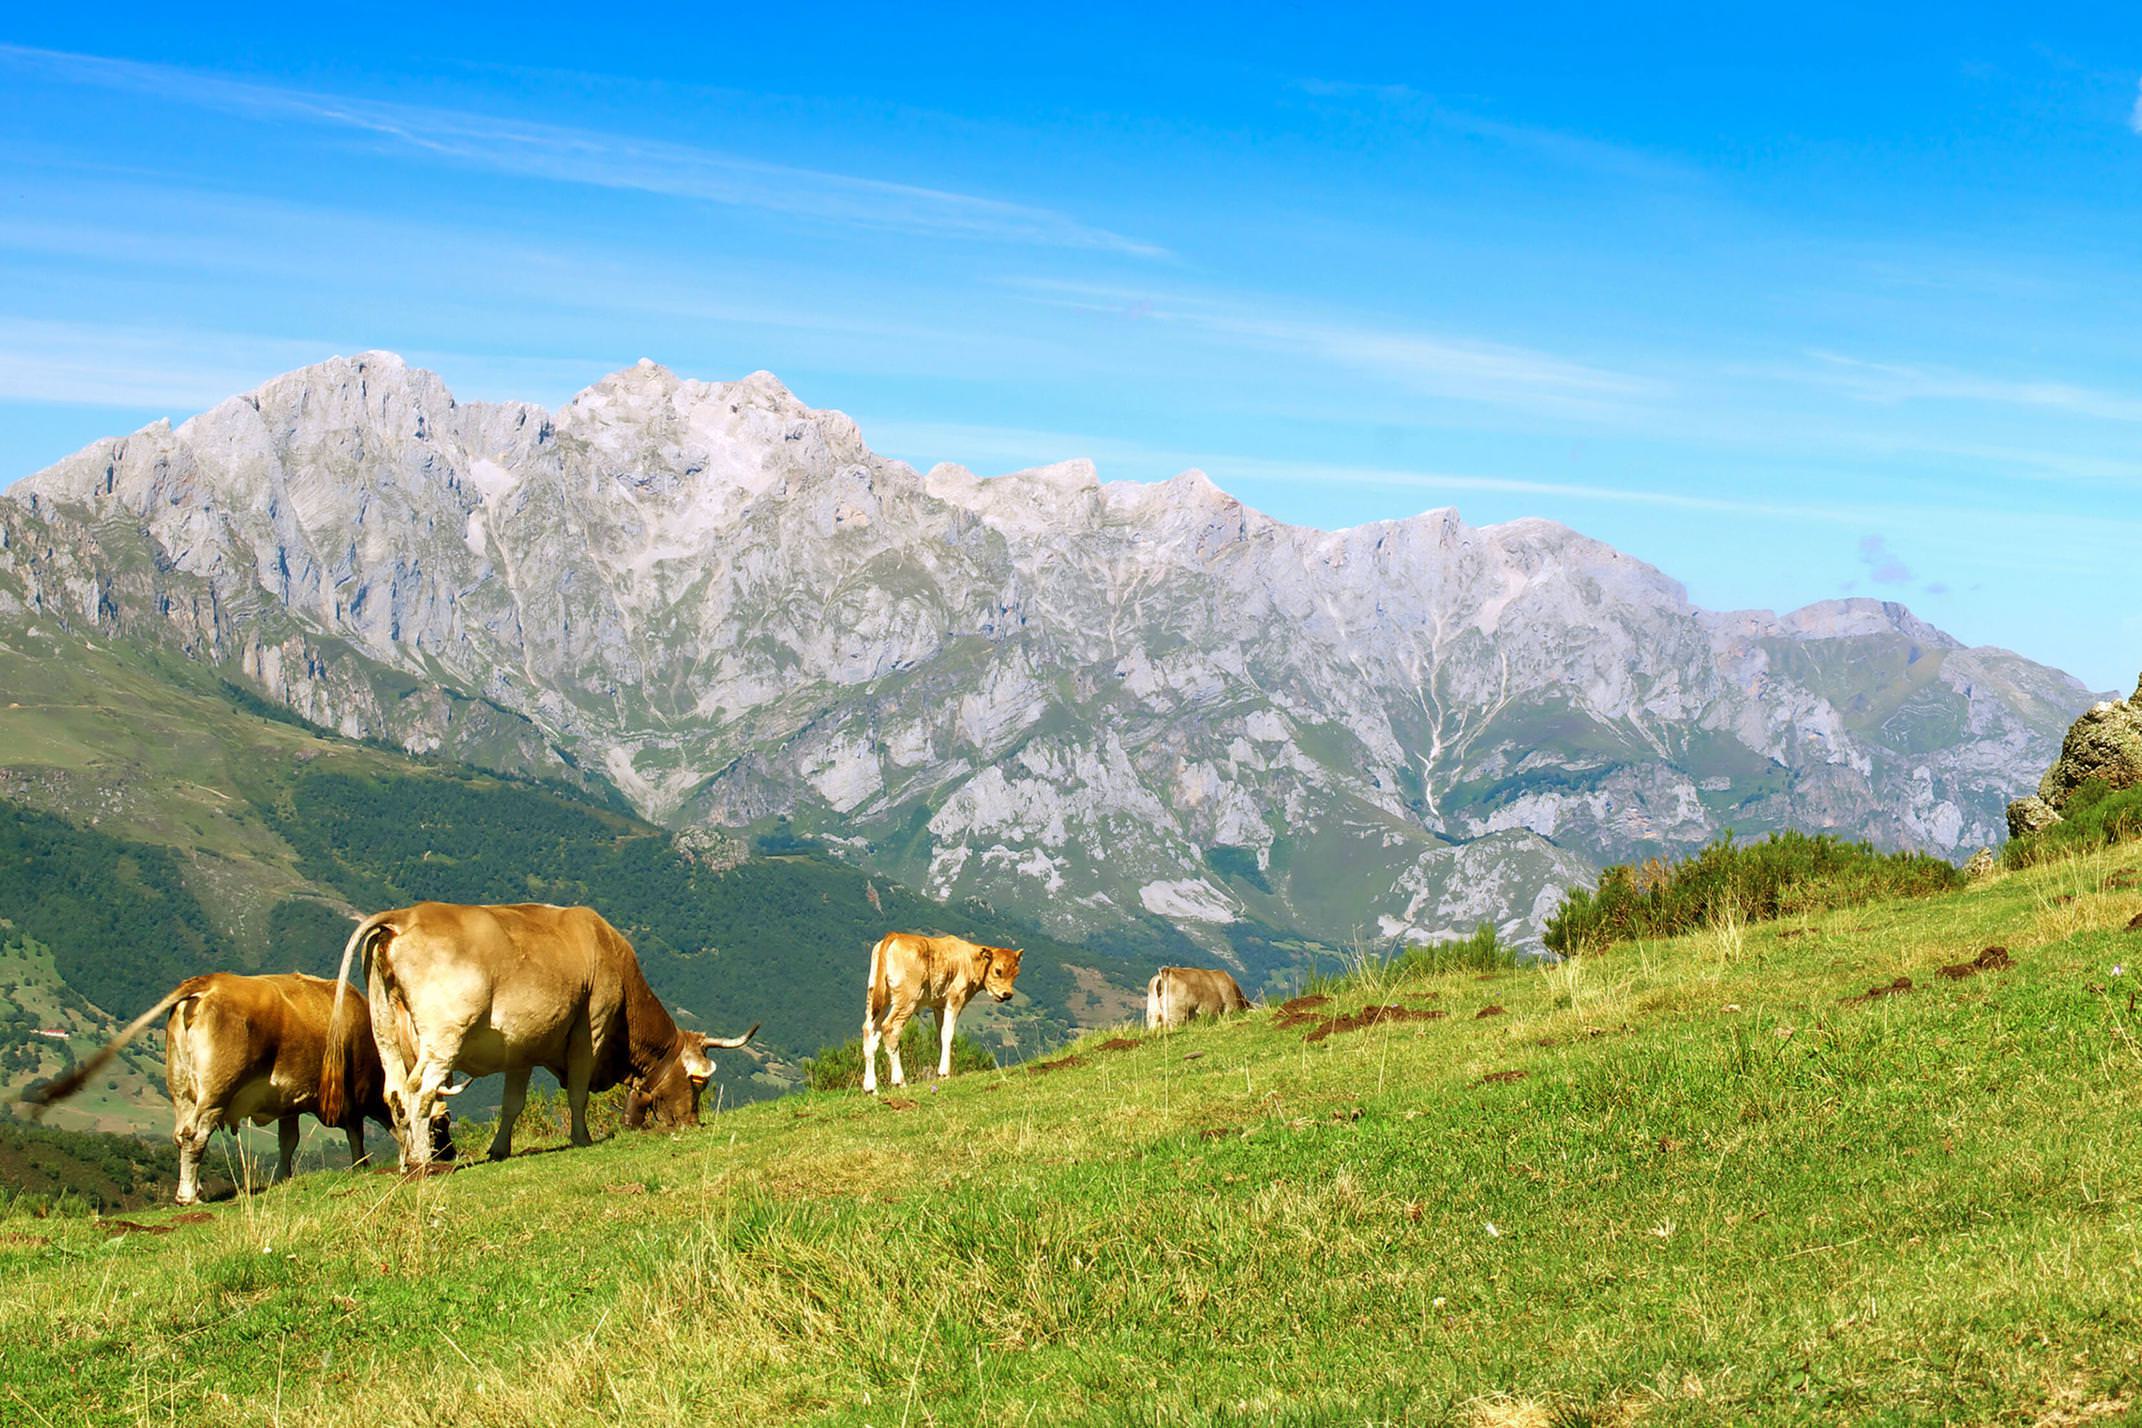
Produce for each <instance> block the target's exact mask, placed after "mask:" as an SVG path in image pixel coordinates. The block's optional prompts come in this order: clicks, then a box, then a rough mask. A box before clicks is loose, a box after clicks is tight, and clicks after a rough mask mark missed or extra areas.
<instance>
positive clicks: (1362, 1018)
mask: <svg viewBox="0 0 2142 1428" xmlns="http://www.w3.org/2000/svg"><path fill="white" fill-rule="evenodd" d="M1449 1015H1450V1013H1449V1012H1445V1011H1437V1010H1435V1009H1434V1008H1428V1009H1426V1010H1423V1009H1422V1008H1419V1007H1397V1006H1381V1007H1377V1006H1369V1007H1363V1008H1361V1010H1359V1011H1357V1012H1349V1013H1347V1014H1346V1015H1344V1016H1333V1017H1325V1018H1324V1019H1323V1020H1321V1021H1319V1022H1318V1023H1317V1024H1316V1027H1315V1028H1314V1029H1313V1030H1311V1031H1310V1032H1309V1034H1308V1035H1307V1036H1306V1037H1304V1038H1303V1040H1305V1041H1322V1040H1323V1039H1324V1038H1325V1037H1327V1036H1338V1035H1340V1034H1341V1033H1342V1032H1348V1031H1360V1030H1362V1029H1363V1028H1365V1027H1371V1026H1379V1025H1381V1024H1382V1023H1384V1022H1387V1021H1435V1020H1436V1019H1437V1018H1439V1017H1446V1016H1449Z"/></svg>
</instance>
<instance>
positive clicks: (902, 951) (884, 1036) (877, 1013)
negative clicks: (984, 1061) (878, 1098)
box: [863, 932, 1023, 1095]
mask: <svg viewBox="0 0 2142 1428" xmlns="http://www.w3.org/2000/svg"><path fill="white" fill-rule="evenodd" d="M1022 950H1023V949H1021V948H1017V947H980V946H977V945H975V944H974V943H972V942H969V941H967V940H966V939H965V938H963V937H924V936H921V935H919V934H917V933H913V932H893V933H888V934H887V935H886V936H884V937H881V938H879V939H878V945H877V946H875V947H873V948H871V949H870V986H869V988H868V990H867V992H866V994H865V997H864V1002H863V1089H864V1090H865V1091H868V1092H871V1093H872V1094H873V1095H874V1094H876V1092H877V1089H878V1043H879V1042H880V1041H882V1042H884V1044H885V1058H886V1060H887V1061H889V1062H890V1063H891V1064H892V1083H893V1084H894V1085H895V1086H904V1085H906V1084H907V1073H906V1072H905V1071H903V1070H902V1069H901V1067H900V1033H901V1031H902V1030H903V1029H905V1028H906V1026H907V1022H908V1018H909V1017H911V1016H913V1015H914V1014H915V1009H916V1008H917V1007H934V1008H936V1011H937V1039H938V1041H939V1043H941V1049H940V1050H939V1052H938V1056H937V1074H938V1075H939V1076H940V1077H943V1076H949V1075H951V1074H952V1033H953V1030H954V1028H955V1027H957V1026H958V1024H959V1009H960V1008H961V1007H963V1006H965V1005H967V1002H968V1000H969V999H970V998H972V997H973V996H974V994H975V993H976V992H987V993H989V995H991V996H993V997H995V998H996V999H997V1000H998V1001H1000V1002H1008V1001H1010V1000H1011V997H1012V983H1013V982H1016V981H1017V980H1018V979H1019V955H1020V952H1021V951H1022Z"/></svg>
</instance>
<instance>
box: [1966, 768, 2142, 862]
mask: <svg viewBox="0 0 2142 1428" xmlns="http://www.w3.org/2000/svg"><path fill="white" fill-rule="evenodd" d="M2135 838H2142V788H2123V789H2121V790H2119V791H2118V792H2114V791H2113V790H2112V788H2111V787H2109V786H2108V785H2107V784H2106V783H2105V782H2104V781H2103V780H2102V779H2091V780H2089V781H2088V782H2087V783H2085V784H2083V786H2082V787H2080V788H2078V789H2076V790H2075V792H2074V793H2073V794H2072V795H2070V796H2069V798H2068V806H2067V807H2065V808H2063V809H2061V810H2060V821H2059V822H2058V823H2055V824H2054V825H2053V826H2052V827H2050V828H2041V829H2039V830H2038V831H2037V832H2035V833H2026V834H2024V835H2023V836H2022V837H2020V838H2013V839H2010V840H2009V843H2008V846H2007V847H2005V848H2003V849H2002V850H2001V863H2002V865H2003V866H2005V867H2009V868H2028V867H2034V866H2036V865H2037V864H2039V863H2050V862H2053V861H2055V860H2057V859H2060V858H2072V857H2074V856H2076V855H2077V854H2079V853H2088V852H2091V851H2093V850H2095V849H2098V848H2109V847H2111V846H2112V845H2113V844H2114V843H2125V842H2127V841H2129V840H2130V839H2135Z"/></svg>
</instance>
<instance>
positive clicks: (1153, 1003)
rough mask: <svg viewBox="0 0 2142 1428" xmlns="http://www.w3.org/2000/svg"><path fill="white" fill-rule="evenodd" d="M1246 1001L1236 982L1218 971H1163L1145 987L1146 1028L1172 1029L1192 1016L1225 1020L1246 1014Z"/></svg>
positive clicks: (1182, 968)
mask: <svg viewBox="0 0 2142 1428" xmlns="http://www.w3.org/2000/svg"><path fill="white" fill-rule="evenodd" d="M1248 1010H1249V998H1248V997H1245V996H1243V995H1242V988H1241V986H1240V985H1239V984H1238V983H1237V982H1236V981H1235V979H1234V978H1233V977H1231V976H1229V975H1228V974H1227V973H1225V972H1223V971H1221V970H1220V969H1219V968H1217V967H1162V968H1161V969H1160V970H1159V971H1157V972H1155V973H1154V974H1153V979H1152V980H1151V981H1149V982H1147V983H1146V984H1145V1024H1146V1028H1147V1029H1148V1030H1151V1029H1153V1028H1155V1027H1167V1028H1170V1029H1172V1028H1174V1027H1178V1026H1181V1025H1182V1024H1183V1023H1184V1022H1186V1021H1188V1020H1190V1018H1192V1017H1194V1016H1210V1017H1220V1016H1225V1015H1227V1014H1228V1013H1229V1012H1238V1011H1248Z"/></svg>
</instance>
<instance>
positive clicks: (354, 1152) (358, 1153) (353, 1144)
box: [343, 1116, 364, 1170]
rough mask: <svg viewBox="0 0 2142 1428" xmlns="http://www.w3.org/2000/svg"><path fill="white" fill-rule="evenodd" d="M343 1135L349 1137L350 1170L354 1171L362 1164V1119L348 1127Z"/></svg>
mask: <svg viewBox="0 0 2142 1428" xmlns="http://www.w3.org/2000/svg"><path fill="white" fill-rule="evenodd" d="M343 1134H344V1135H346V1136H348V1137H349V1141H350V1169H352V1170H355V1169H356V1168H357V1167H358V1166H360V1165H362V1164H364V1118H363V1117H361V1116H360V1117H359V1118H358V1119H357V1122H356V1124H354V1125H352V1126H350V1127H349V1129H347V1130H346V1131H344V1132H343Z"/></svg>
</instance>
